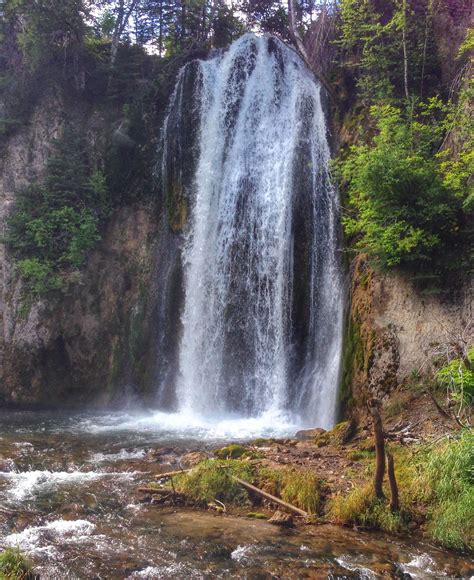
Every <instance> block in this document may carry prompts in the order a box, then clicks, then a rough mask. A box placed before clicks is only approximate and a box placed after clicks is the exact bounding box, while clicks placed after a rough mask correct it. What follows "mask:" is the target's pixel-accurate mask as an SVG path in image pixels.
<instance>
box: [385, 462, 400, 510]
mask: <svg viewBox="0 0 474 580" xmlns="http://www.w3.org/2000/svg"><path fill="white" fill-rule="evenodd" d="M386 455H387V474H388V483H389V484H390V509H391V510H392V512H398V510H399V509H400V504H399V501H398V485H397V478H396V477H395V469H394V467H393V455H392V454H391V453H389V452H388V451H387V453H386Z"/></svg>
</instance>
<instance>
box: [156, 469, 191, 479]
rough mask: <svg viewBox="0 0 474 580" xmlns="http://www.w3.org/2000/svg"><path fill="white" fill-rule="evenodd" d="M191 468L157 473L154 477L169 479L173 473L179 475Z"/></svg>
mask: <svg viewBox="0 0 474 580" xmlns="http://www.w3.org/2000/svg"><path fill="white" fill-rule="evenodd" d="M189 471H191V469H178V470H176V471H166V472H165V473H158V474H157V475H155V479H169V478H170V477H174V476H175V475H181V474H182V473H188V472H189Z"/></svg>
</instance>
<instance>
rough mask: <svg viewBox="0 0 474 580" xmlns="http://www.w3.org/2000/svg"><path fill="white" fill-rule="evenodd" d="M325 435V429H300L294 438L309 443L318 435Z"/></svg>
mask: <svg viewBox="0 0 474 580" xmlns="http://www.w3.org/2000/svg"><path fill="white" fill-rule="evenodd" d="M323 433H326V430H325V429H321V428H320V427H315V428H314V429H302V430H301V431H298V432H297V433H296V434H295V437H296V438H297V439H299V440H300V441H309V440H310V439H314V438H315V437H317V436H318V435H322V434H323Z"/></svg>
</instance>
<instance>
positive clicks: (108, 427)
mask: <svg viewBox="0 0 474 580" xmlns="http://www.w3.org/2000/svg"><path fill="white" fill-rule="evenodd" d="M65 428H66V429H67V430H70V431H73V432H77V433H89V434H106V433H114V432H115V433H120V432H125V433H126V432H135V433H144V434H153V435H156V436H158V435H161V436H162V437H163V438H164V439H166V438H172V439H198V440H200V441H217V440H221V439H241V440H245V439H252V438H255V437H283V436H288V435H294V433H295V431H296V430H298V428H299V426H298V424H297V422H296V421H295V420H294V419H293V418H292V417H291V416H289V415H288V414H284V413H281V412H278V411H275V410H271V411H267V412H265V413H262V414H261V415H260V416H258V417H241V416H236V415H232V414H222V415H217V416H212V415H211V416H205V415H199V414H196V413H192V412H190V411H183V412H178V413H164V412H161V411H156V412H154V413H147V414H144V413H108V414H106V415H103V416H100V417H85V418H83V419H79V420H76V421H74V422H72V423H71V424H70V425H69V426H67V427H65ZM136 453H140V452H138V451H137V452H136ZM122 454H123V458H124V459H125V458H127V457H125V455H126V454H127V452H126V451H125V450H122V451H121V452H120V453H119V454H114V455H102V454H98V455H96V456H95V457H96V459H95V460H96V461H107V460H110V459H111V458H113V459H121V458H122ZM132 455H133V452H132ZM128 458H130V456H129V457H128Z"/></svg>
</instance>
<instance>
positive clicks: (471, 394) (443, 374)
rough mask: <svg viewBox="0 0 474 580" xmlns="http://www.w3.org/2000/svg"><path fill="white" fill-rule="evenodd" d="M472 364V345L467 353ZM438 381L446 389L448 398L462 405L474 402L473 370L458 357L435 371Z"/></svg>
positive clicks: (473, 354) (473, 349)
mask: <svg viewBox="0 0 474 580" xmlns="http://www.w3.org/2000/svg"><path fill="white" fill-rule="evenodd" d="M468 358H469V361H470V362H471V365H474V347H471V348H470V350H469V353H468ZM436 379H437V381H438V383H439V384H440V385H441V386H442V387H445V388H446V389H447V391H448V397H449V399H452V400H453V401H456V402H458V403H459V404H460V405H461V406H462V405H472V404H473V403H474V371H473V370H472V368H468V367H467V366H466V363H465V361H463V360H462V359H460V358H457V359H454V360H452V361H451V362H449V363H448V364H447V365H445V366H444V367H442V368H441V369H440V370H439V371H438V372H437V373H436Z"/></svg>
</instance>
